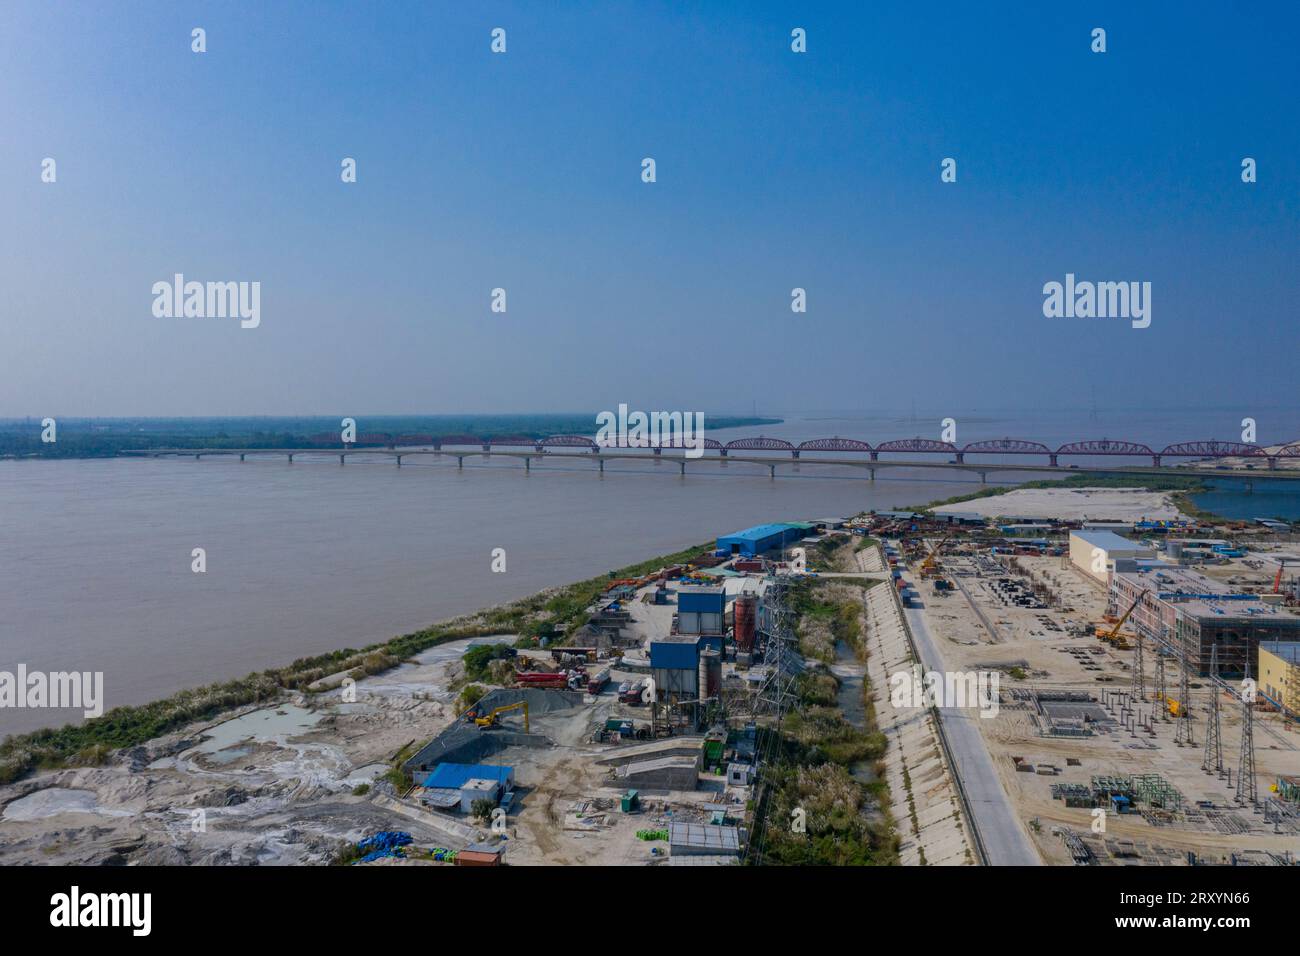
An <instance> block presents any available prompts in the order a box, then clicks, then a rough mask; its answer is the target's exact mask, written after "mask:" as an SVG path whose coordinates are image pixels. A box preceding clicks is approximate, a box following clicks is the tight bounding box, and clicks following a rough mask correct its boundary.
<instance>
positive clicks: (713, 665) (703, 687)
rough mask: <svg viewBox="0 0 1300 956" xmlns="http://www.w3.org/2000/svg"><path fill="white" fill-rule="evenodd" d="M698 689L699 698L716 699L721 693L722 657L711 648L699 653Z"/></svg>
mask: <svg viewBox="0 0 1300 956" xmlns="http://www.w3.org/2000/svg"><path fill="white" fill-rule="evenodd" d="M698 680H699V682H700V683H699V689H698V690H697V691H696V693H697V694H698V695H699V696H700V697H701V698H708V697H717V696H718V695H719V694H720V693H721V692H722V655H721V654H719V653H718V652H717V651H715V650H713V649H712V648H710V649H708V650H705V651H701V652H700V667H699V677H698Z"/></svg>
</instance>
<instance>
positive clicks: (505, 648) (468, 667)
mask: <svg viewBox="0 0 1300 956" xmlns="http://www.w3.org/2000/svg"><path fill="white" fill-rule="evenodd" d="M513 656H514V649H513V648H511V647H510V645H508V644H479V645H478V646H477V647H471V648H470V649H469V650H467V651H466V652H465V653H464V655H463V656H462V657H461V661H463V662H464V664H465V677H466V678H467V679H469V680H487V677H488V665H489V664H491V663H492V662H493V661H496V660H501V659H503V658H507V657H513ZM466 689H468V688H466Z"/></svg>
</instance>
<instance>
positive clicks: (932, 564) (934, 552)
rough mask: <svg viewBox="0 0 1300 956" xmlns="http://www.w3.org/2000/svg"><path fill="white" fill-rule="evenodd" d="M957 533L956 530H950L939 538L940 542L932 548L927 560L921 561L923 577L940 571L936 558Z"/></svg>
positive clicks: (926, 557)
mask: <svg viewBox="0 0 1300 956" xmlns="http://www.w3.org/2000/svg"><path fill="white" fill-rule="evenodd" d="M955 533H956V532H953V531H949V532H948V533H947V534H946V535H944V536H943V537H942V538H941V539H940V540H939V543H938V544H936V545H935V546H934V547H933V548H931V549H930V553H929V554H927V555H926V556H925V560H924V561H922V562H921V577H923V578H928V577H929V576H930V575H932V574H936V573H938V570H939V565H938V563H937V562H936V561H935V559H936V558H937V557H938V555H939V552H940V551H941V550H943V546H944V545H945V544H947V543H948V542H949V541H951V540H952V536H953V535H954V534H955Z"/></svg>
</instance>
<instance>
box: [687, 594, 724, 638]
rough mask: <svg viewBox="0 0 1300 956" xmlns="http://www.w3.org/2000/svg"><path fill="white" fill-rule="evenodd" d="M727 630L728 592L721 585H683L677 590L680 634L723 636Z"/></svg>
mask: <svg viewBox="0 0 1300 956" xmlns="http://www.w3.org/2000/svg"><path fill="white" fill-rule="evenodd" d="M726 629H727V592H726V589H725V588H723V587H722V586H721V585H717V584H712V585H700V584H683V585H682V586H681V587H680V588H678V590H677V631H678V633H680V634H722V633H723V632H725V631H726Z"/></svg>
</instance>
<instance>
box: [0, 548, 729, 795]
mask: <svg viewBox="0 0 1300 956" xmlns="http://www.w3.org/2000/svg"><path fill="white" fill-rule="evenodd" d="M709 550H711V545H699V546H697V547H694V548H688V549H686V550H684V551H679V552H677V553H676V554H670V555H666V556H664V557H660V558H652V559H650V560H647V561H641V562H639V563H637V564H634V565H630V566H629V567H626V568H621V569H619V570H617V571H611V572H609V576H608V577H605V578H592V579H590V580H587V581H580V582H578V583H577V584H571V585H568V586H566V587H562V588H553V589H550V590H548V591H543V592H541V593H540V594H534V595H531V596H529V597H526V598H523V599H521V600H519V601H514V602H512V603H510V604H506V605H503V606H502V607H498V608H492V609H489V610H485V611H480V612H478V613H476V614H471V615H467V616H464V617H458V618H454V619H452V620H450V621H445V622H443V623H441V624H435V625H433V626H431V627H426V628H423V629H422V630H419V631H413V632H412V633H410V634H403V635H401V636H400V637H394V638H392V639H391V640H389V641H385V642H384V643H382V644H373V645H371V646H369V647H365V648H362V649H361V650H354V649H352V648H345V649H343V650H339V651H331V652H329V653H326V654H318V655H316V656H314V657H304V658H299V659H298V660H296V661H294V662H293V663H292V664H290V665H289V666H287V667H280V668H273V669H271V670H266V671H262V672H261V673H254V674H249V675H248V676H247V677H244V678H240V679H238V680H231V681H225V682H223V683H217V684H210V685H208V686H206V687H199V688H195V689H191V690H183V691H179V692H177V693H175V694H173V695H172V696H170V697H167V698H164V699H163V700H158V701H154V702H152V703H149V704H141V705H139V706H135V707H115V708H113V709H112V710H110V711H108V712H107V713H105V714H104V715H103V716H102V717H98V718H95V719H93V720H87V721H86V722H84V723H81V724H76V725H73V724H68V725H66V726H64V727H61V728H58V729H45V730H37V731H33V732H32V733H29V734H20V735H16V736H12V737H8V738H6V739H5V740H4V741H3V742H0V783H9V782H11V781H13V780H17V779H18V778H19V777H21V776H23V775H24V774H27V773H30V772H31V771H32V770H35V769H38V768H39V769H44V768H51V767H60V766H65V765H68V764H70V763H73V762H80V763H101V762H103V760H104V759H106V758H107V757H108V755H109V754H110V753H111V752H112V751H114V750H117V749H119V748H122V747H131V746H135V745H137V744H142V743H144V742H145V741H148V740H152V739H154V738H155V737H161V736H162V735H163V734H166V733H170V732H171V731H174V730H179V729H180V728H182V727H184V726H186V725H188V724H191V723H194V722H195V721H199V720H211V719H212V718H214V717H216V716H218V715H220V714H222V713H224V712H226V711H229V710H232V709H234V708H238V707H245V706H249V705H253V704H262V703H266V702H268V701H271V700H274V699H275V698H276V697H278V696H279V695H280V694H281V693H282V692H284V691H286V690H293V691H300V692H303V693H310V691H309V690H308V685H309V684H311V683H313V682H314V681H317V680H320V679H321V678H322V677H327V676H329V675H332V674H338V673H343V672H346V673H348V674H349V675H351V676H352V677H353V678H360V677H363V676H365V675H367V674H377V673H379V672H380V671H384V670H387V669H389V668H391V667H395V666H397V665H398V664H400V663H401V662H402V661H405V660H409V659H410V658H412V657H414V656H415V655H416V654H419V653H420V652H421V651H425V650H428V649H429V648H431V647H435V646H437V645H439V644H445V643H447V642H448V641H458V640H463V639H465V638H473V637H488V636H491V635H498V634H522V635H536V634H537V633H538V632H539V631H541V630H543V629H549V632H550V633H552V634H555V635H558V634H561V633H563V632H567V631H568V630H570V629H571V628H572V627H573V626H574V625H575V624H580V623H582V618H583V616H584V615H585V613H586V608H587V607H589V606H590V605H591V604H592V602H594V601H595V600H596V598H597V597H599V596H600V594H601V593H602V592H603V591H604V589H605V587H606V585H607V584H608V582H609V580H610V579H611V578H627V577H637V576H639V575H643V574H646V573H648V572H650V571H653V570H657V569H658V568H661V567H664V566H666V565H672V564H684V563H688V562H689V561H690V560H691V559H693V558H696V557H699V556H700V555H701V554H702V553H705V552H707V551H709Z"/></svg>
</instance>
